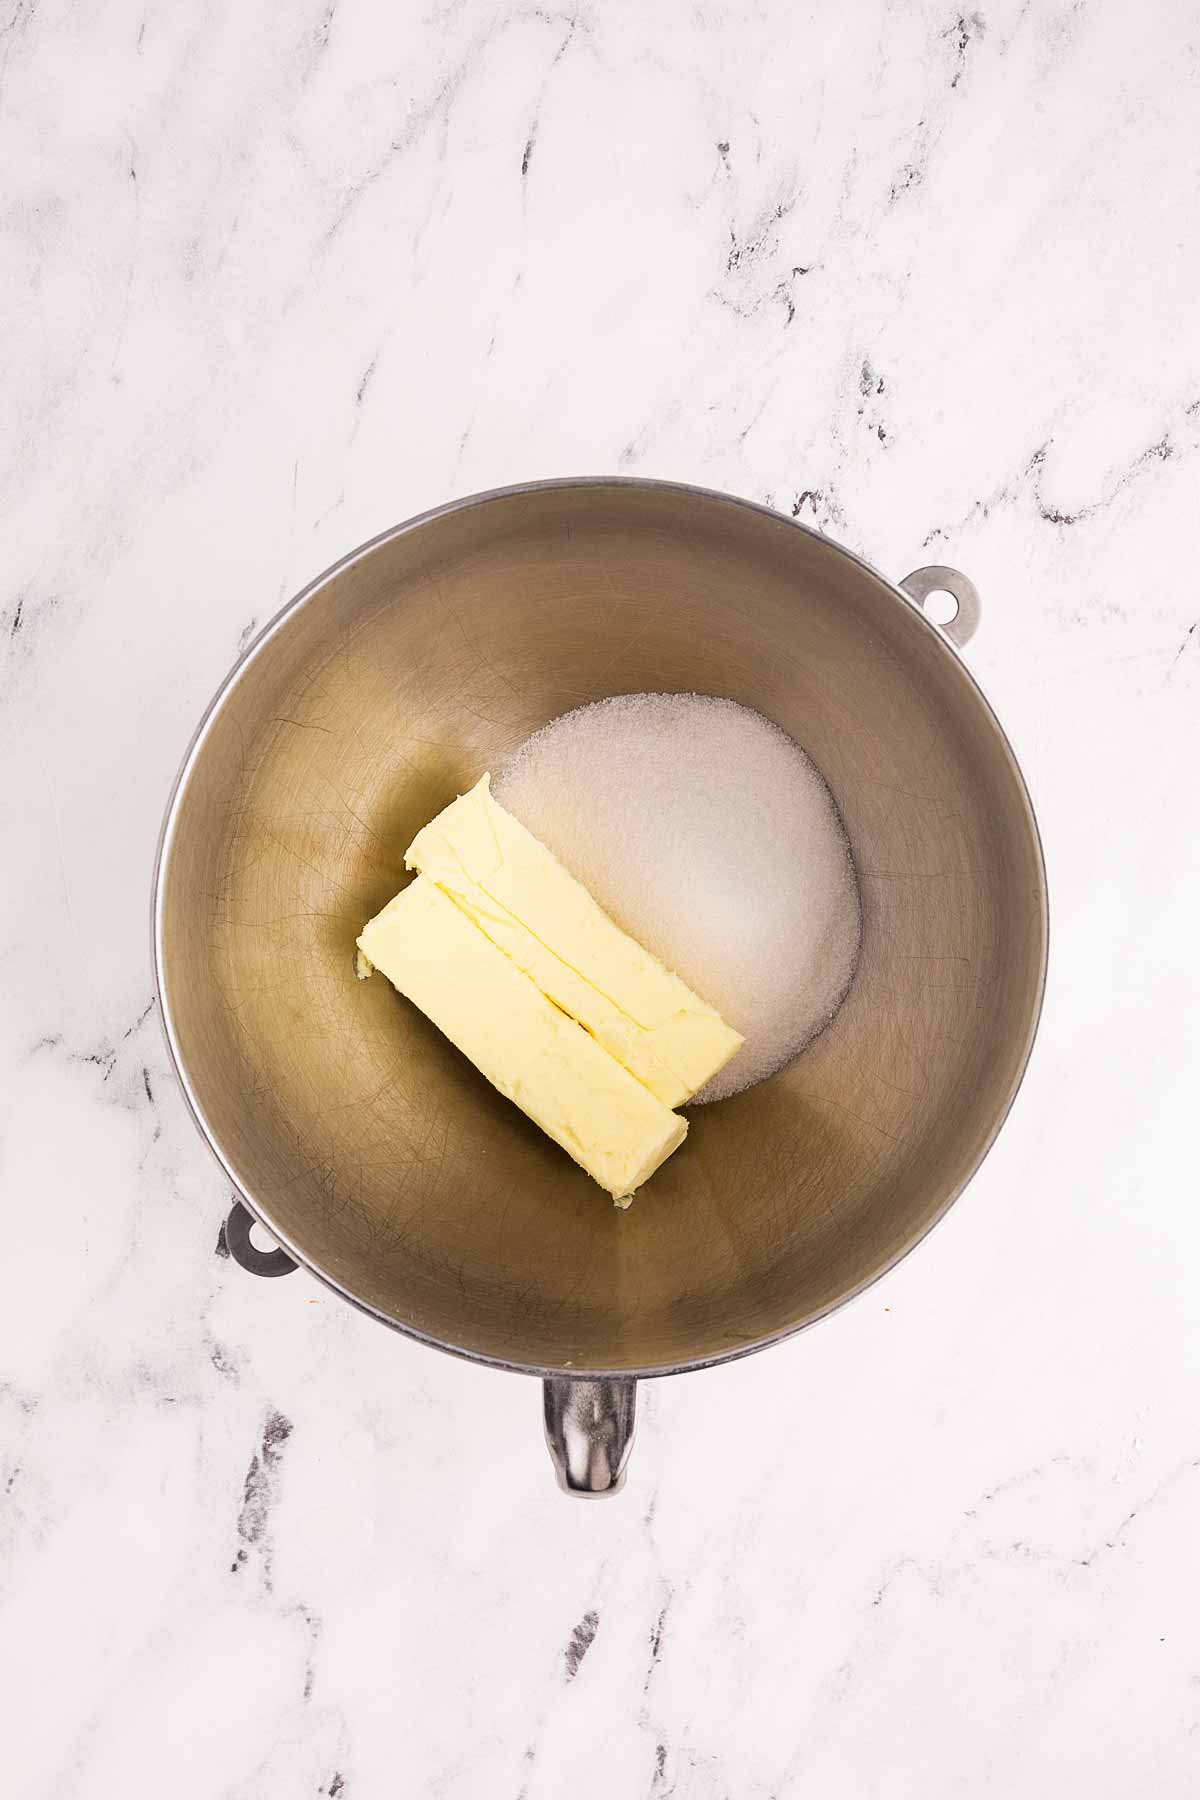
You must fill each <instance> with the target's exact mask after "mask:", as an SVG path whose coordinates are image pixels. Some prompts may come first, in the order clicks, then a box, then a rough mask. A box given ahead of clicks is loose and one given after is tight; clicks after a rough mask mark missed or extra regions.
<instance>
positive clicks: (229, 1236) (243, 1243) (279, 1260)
mask: <svg viewBox="0 0 1200 1800" xmlns="http://www.w3.org/2000/svg"><path fill="white" fill-rule="evenodd" d="M256 1223H257V1221H256V1219H255V1217H254V1214H253V1213H252V1212H250V1211H249V1209H248V1208H247V1207H244V1206H243V1205H242V1203H241V1201H240V1200H235V1201H234V1203H233V1205H232V1206H231V1207H230V1209H229V1217H228V1218H227V1219H226V1221H225V1248H226V1249H227V1250H228V1252H229V1254H230V1256H232V1258H233V1260H234V1262H235V1263H236V1264H237V1266H238V1268H239V1269H245V1271H246V1273H247V1274H248V1275H290V1274H291V1272H292V1270H293V1269H294V1268H295V1267H296V1265H295V1263H294V1262H293V1261H292V1259H291V1257H290V1256H289V1255H288V1253H287V1251H286V1250H283V1249H280V1248H278V1247H277V1248H276V1249H274V1250H260V1249H259V1247H258V1245H257V1244H254V1243H251V1241H250V1228H251V1226H252V1225H254V1224H256Z"/></svg>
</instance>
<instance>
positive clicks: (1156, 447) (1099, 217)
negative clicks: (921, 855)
mask: <svg viewBox="0 0 1200 1800" xmlns="http://www.w3.org/2000/svg"><path fill="white" fill-rule="evenodd" d="M1131 23H1132V22H1131V19H1130V17H1129V15H1128V13H1127V10H1126V9H1124V8H1122V7H1119V6H1116V5H1113V4H1104V3H1103V0H1075V3H1073V4H1065V3H1063V4H1060V3H1059V0H1032V3H1031V0H1023V3H1021V4H1018V3H1017V0H985V5H984V7H983V8H982V9H981V10H979V11H974V10H972V11H966V12H958V11H956V9H955V8H954V7H953V6H951V5H947V6H944V7H937V6H935V5H932V4H929V3H928V0H926V3H923V4H911V5H909V4H904V5H902V4H891V5H884V4H881V3H880V0H868V3H867V4H863V5H859V6H844V7H841V8H834V9H830V8H827V7H822V6H818V5H814V4H808V5H804V6H799V7H798V6H796V5H794V4H791V3H787V4H785V3H784V0H755V3H753V4H741V5H737V6H730V7H723V6H719V5H715V4H712V3H711V0H697V3H696V4H692V5H686V6H685V5H674V4H671V3H670V0H662V3H657V0H656V3H655V4H653V5H639V4H637V3H636V0H614V3H613V4H609V5H604V6H602V5H586V4H583V5H579V6H575V5H573V4H572V5H569V6H567V7H565V8H559V7H557V6H555V5H553V4H551V5H548V6H524V5H513V4H510V3H508V0H499V3H496V0H487V3H480V0H445V3H444V4H441V5H437V4H432V5H430V6H428V7H426V8H416V7H407V6H399V7H383V6H379V5H375V4H370V3H368V0H328V3H327V0H313V3H312V4H311V5H308V6H304V5H301V6H285V7H275V8H269V7H264V6H253V5H251V6H241V7H238V6H223V7H221V6H211V5H201V4H197V3H195V0H182V3H181V4H178V5H175V6H173V7H163V6H159V7H151V8H149V9H147V8H145V7H144V6H143V5H142V4H141V3H140V0H138V3H137V4H134V3H133V0H114V3H113V4H112V5H109V6H106V7H103V8H62V7H56V6H49V5H42V4H37V3H36V0H9V3H8V5H7V6H6V8H5V10H4V18H3V21H2V22H0V167H2V168H3V169H4V171H5V178H4V184H3V187H4V206H3V217H2V220H0V233H2V236H0V242H2V245H3V257H2V259H0V269H2V270H3V273H2V275H0V309H2V317H3V333H4V345H5V358H4V362H5V371H4V377H3V392H4V399H5V405H4V407H3V409H2V412H0V434H2V436H0V443H2V446H3V453H2V455H0V483H2V511H3V519H4V552H3V558H2V563H3V568H2V573H0V754H2V756H3V765H4V772H5V779H4V782H3V789H2V793H0V843H2V844H3V846H4V855H3V867H4V880H3V882H2V883H0V907H2V909H3V915H2V926H0V966H2V969H3V992H4V1004H3V1008H2V1009H0V1116H2V1120H3V1149H2V1162H0V1171H2V1174H0V1179H2V1185H3V1193H4V1203H5V1214H6V1228H5V1234H4V1304H3V1310H2V1313H0V1379H2V1386H0V1494H2V1499H3V1506H2V1511H0V1609H2V1623H0V1693H3V1695H4V1697H5V1702H6V1706H5V1711H6V1713H7V1724H6V1727H5V1732H4V1764H5V1786H6V1791H8V1792H10V1793H11V1794H13V1795H14V1796H20V1800H35V1797H39V1800H40V1797H41V1796H46V1797H49V1796H54V1797H55V1800H60V1797H61V1800H110V1797H111V1796H113V1795H115V1794H118V1793H119V1794H121V1795H123V1796H129V1797H134V1796H136V1797H138V1800H140V1797H141V1796H147V1797H150V1796H158V1795H160V1794H163V1793H169V1794H170V1795H171V1796H172V1797H173V1800H297V1797H301V1796H306V1795H308V1796H312V1797H313V1800H318V1797H319V1796H326V1797H328V1800H335V1797H340V1800H376V1797H381V1796H388V1797H389V1800H394V1797H396V1796H403V1797H405V1800H407V1797H408V1796H422V1797H424V1796H438V1797H442V1800H476V1797H480V1800H561V1797H562V1796H563V1795H565V1794H568V1793H569V1794H571V1795H572V1796H577V1797H578V1800H611V1797H612V1796H626V1795H642V1796H650V1797H653V1800H666V1797H667V1796H669V1795H676V1796H678V1797H679V1800H723V1797H730V1800H775V1797H780V1800H782V1797H785V1796H786V1797H792V1796H795V1797H797V1800H798V1797H799V1796H801V1795H803V1796H819V1797H820V1800H842V1797H845V1800H870V1797H872V1796H876V1797H879V1800H908V1797H909V1796H911V1797H913V1800H949V1797H950V1796H960V1795H969V1796H971V1797H972V1800H978V1797H979V1796H982V1795H995V1796H997V1800H1000V1797H1003V1800H1010V1797H1011V1796H1013V1795H1020V1796H1043V1795H1045V1796H1052V1795H1055V1796H1056V1795H1058V1794H1060V1793H1062V1792H1064V1791H1070V1792H1084V1791H1086V1792H1087V1793H1088V1794H1089V1795H1092V1796H1113V1797H1114V1800H1115V1797H1118V1796H1119V1797H1122V1800H1123V1797H1125V1796H1128V1795H1129V1794H1131V1793H1133V1792H1136V1791H1142V1789H1143V1788H1144V1789H1145V1790H1146V1791H1150V1792H1153V1793H1155V1794H1156V1795H1161V1796H1176V1795H1183V1794H1185V1793H1186V1794H1190V1793H1193V1792H1194V1791H1195V1779H1196V1768H1197V1759H1198V1758H1200V1630H1198V1628H1197V1623H1196V1604H1195V1589H1196V1582H1197V1578H1198V1577H1200V1534H1198V1532H1197V1528H1196V1518H1197V1509H1198V1507H1200V1423H1198V1409H1197V1405H1196V1382H1197V1379H1198V1377H1200V1298H1198V1296H1200V1277H1198V1275H1197V1266H1198V1263H1200V1209H1198V1207H1197V1179H1196V1172H1195V1167H1196V1153H1195V1132H1194V1130H1193V1126H1194V1122H1195V1114H1196V1107H1197V1073H1198V1063H1197V1050H1196V1027H1195V1020H1196V1016H1197V1010H1198V1006H1200V984H1198V977H1197V964H1196V950H1195V938H1194V929H1195V928H1194V920H1195V917H1196V907H1197V900H1198V898H1200V861H1198V855H1200V853H1198V851H1197V843H1198V841H1200V809H1198V802H1197V790H1198V783H1197V766H1198V753H1200V726H1198V721H1200V631H1198V630H1197V623H1198V619H1200V594H1198V592H1197V582H1196V569H1197V566H1198V565H1200V512H1198V509H1197V504H1196V493H1197V489H1196V482H1197V476H1198V474H1200V454H1198V452H1200V344H1198V339H1197V333H1196V324H1195V320H1196V294H1197V291H1200V237H1198V234H1197V229H1196V217H1197V191H1198V188H1200V138H1198V137H1197V133H1196V129H1195V120H1196V114H1197V108H1198V105H1200V23H1198V22H1197V18H1196V15H1195V11H1194V9H1192V8H1191V7H1188V6H1186V5H1184V4H1183V3H1182V0H1175V3H1171V0H1151V4H1149V5H1148V6H1146V7H1144V8H1143V9H1142V10H1141V12H1140V13H1139V15H1138V23H1137V27H1136V29H1131ZM620 471H629V472H632V473H635V474H653V475H665V476H672V477H676V478H679V479H683V480H691V481H697V482H701V483H705V484H708V485H711V486H716V487H721V488H725V489H729V490H731V491H733V492H735V493H739V494H744V495H747V496H750V497H751V498H754V499H759V500H766V501H768V502H770V503H772V504H773V505H775V506H776V507H778V508H779V509H780V510H782V511H783V512H785V513H788V514H792V515H794V516H796V517H798V518H801V519H804V520H806V521H808V522H812V523H815V524H817V525H818V526H820V527H821V528H823V529H825V530H827V531H828V532H829V533H830V534H831V535H833V536H834V537H836V538H837V539H839V540H840V541H842V542H844V543H846V544H849V545H851V546H852V547H854V548H855V549H857V550H859V551H861V552H862V553H863V554H865V555H866V556H868V557H869V558H870V559H871V560H872V561H874V562H875V563H876V564H877V565H879V566H880V567H882V568H884V569H885V570H887V571H889V572H890V573H892V574H894V575H896V576H899V575H902V574H904V573H905V572H906V571H907V570H908V569H910V568H912V567H914V566H915V565H917V564H920V563H923V562H929V561H935V560H943V561H948V562H953V563H954V564H956V565H957V566H959V567H961V568H963V569H965V570H966V571H967V572H968V573H969V574H971V575H972V576H973V577H974V579H975V580H976V582H977V583H978V585H979V587H980V590H981V592H982V594H983V599H984V608H985V615H984V623H983V626H982V628H981V630H980V632H979V635H978V637H977V638H976V640H975V641H974V643H973V644H972V645H971V647H970V652H969V657H970V662H971V664H972V666H973V668H974V669H975V671H976V672H977V674H978V675H979V677H980V679H981V680H982V681H983V683H984V685H985V687H986V689H987V691H988V693H989V695H990V697H991V698H992V700H993V702H994V704H995V706H996V707H997V709H998V711H999V713H1000V716H1001V717H1002V719H1003V721H1004V723H1005V725H1006V727H1007V729H1008V730H1009V732H1010V734H1011V737H1012V739H1013V742H1014V744H1015V746H1016V748H1017V752H1018V754H1019V756H1020V757H1021V759H1022V762H1023V765H1024V768H1025V770H1026V773H1027V775H1028V778H1029V781H1030V785H1031V788H1032V791H1033V795H1034V799H1035V803H1036V805H1037V807H1038V810H1039V814H1040V819H1041V823H1042V827H1043V831H1044V834H1045V840H1046V848H1047V856H1048V862H1049V868H1050V881H1051V893H1052V911H1053V933H1054V942H1053V948H1052V965H1051V977H1050V987H1049V993H1048V999H1047V1005H1046V1011H1045V1017H1044V1022H1043V1026H1042V1031H1041V1036H1040V1039H1039V1042H1038V1045H1037V1049H1036V1052H1035V1055H1034V1060H1033V1064H1032V1067H1031V1070H1030V1074H1029V1077H1028V1080H1027V1082H1026V1085H1025V1088H1024V1090H1023V1091H1022V1093H1021V1096H1020V1098H1019V1101H1018V1103H1017V1106H1016V1108H1015V1110H1014V1112H1013V1114H1012V1116H1011V1118H1010V1120H1009V1122H1008V1125H1007V1127H1006V1128H1005V1130H1004V1132H1003V1134H1002V1136H1001V1138H1000V1141H999V1143H998V1145H997V1147H996V1149H995V1150H994V1152H993V1153H992V1155H991V1157H990V1158H989V1160H988V1162H987V1164H986V1165H985V1167H984V1169H983V1171H982V1173H981V1174H980V1175H979V1176H978V1178H977V1179H976V1180H975V1182H974V1183H973V1185H972V1186H971V1188H970V1189H969V1191H968V1193H967V1195H966V1196H965V1197H964V1199H963V1200H962V1201H961V1202H960V1204H959V1205H958V1206H957V1207H956V1208H955V1209H954V1211H953V1212H952V1213H951V1215H950V1216H949V1218H948V1219H947V1221H946V1222H945V1223H944V1224H943V1225H942V1226H941V1227H940V1229H939V1230H938V1231H937V1232H935V1233H934V1234H933V1236H932V1237H931V1238H930V1239H929V1241H928V1242H927V1243H926V1244H925V1245H924V1246H922V1248H921V1249H920V1250H919V1251H918V1253H917V1254H916V1255H914V1256H912V1257H911V1258H909V1259H908V1260H907V1261H906V1262H905V1263H904V1264H903V1266H902V1267H900V1268H899V1269H898V1270H896V1271H895V1272H894V1273H893V1274H892V1275H891V1276H890V1277H889V1278H887V1279H886V1280H885V1281H883V1282H882V1283H881V1284H879V1285H878V1286H876V1287H875V1288H874V1289H872V1290H871V1291H870V1292H869V1293H868V1294H867V1295H866V1296H864V1297H863V1298H861V1299H860V1300H858V1301H857V1302H856V1303H855V1304H853V1305H852V1306H850V1307H848V1308H846V1309H845V1310H844V1311H843V1312H841V1313H840V1314H839V1315H837V1316H836V1317H834V1318H832V1319H830V1320H828V1321H827V1322H825V1323H824V1324H822V1325H821V1326H820V1327H819V1328H818V1329H816V1330H815V1331H812V1332H810V1333H807V1334H805V1335H804V1336H802V1337H801V1338H799V1339H797V1340H795V1341H793V1342H791V1343H790V1344H787V1345H785V1346H783V1347H781V1348H778V1349H776V1350H774V1351H772V1352H771V1353H770V1354H769V1355H765V1356H761V1357H754V1358H751V1359H749V1360H748V1361H746V1362H743V1363H739V1364H735V1365H732V1366H729V1367H726V1368H723V1369H720V1370H717V1371H714V1372H710V1373H706V1374H703V1375H694V1376H687V1377H681V1378H679V1379H678V1380H674V1381H670V1382H662V1383H658V1384H651V1385H650V1386H649V1387H648V1388H647V1389H646V1391H645V1394H644V1403H643V1424H642V1430H641V1435H640V1438H639V1442H638V1445H637V1448H636V1451H635V1457H634V1463H633V1469H632V1473H631V1477H630V1483H629V1488H628V1490H627V1493H626V1494H625V1495H624V1496H623V1497H622V1498H621V1499H620V1500H618V1501H615V1502H613V1503H611V1504H604V1505H598V1506H588V1505H579V1504H572V1503H570V1502H568V1501H566V1500H564V1499H563V1498H561V1497H560V1495H559V1494H558V1492H557V1491H556V1489H555V1487H554V1484H553V1480H552V1473H551V1469H550V1465H549V1462H548V1459H547V1457H546V1454H545V1451H544V1448H543V1447H542V1445H541V1443H540V1441H539V1430H540V1426H539V1409H540V1399H539V1394H538V1390H537V1388H536V1386H535V1384H534V1383H532V1382H529V1381H527V1380H522V1379H519V1378H516V1377H504V1376H499V1375H496V1374H494V1373H491V1372H489V1371H485V1370H480V1369H476V1368H473V1367H471V1366H468V1365H464V1364H460V1363H457V1362H454V1361H452V1360H451V1359H449V1358H446V1357H442V1356H439V1355H437V1354H436V1353H434V1352H431V1351H428V1350H425V1349H422V1348H420V1347H419V1346H417V1345H415V1344H412V1343H409V1342H407V1341H405V1340H402V1339H400V1338H398V1337H396V1336H395V1335H393V1334H390V1333H388V1332H386V1331H383V1330H381V1329H380V1328H379V1327H378V1326H376V1325H374V1324H372V1323H371V1322H370V1321H369V1320H367V1319H366V1318H363V1317H360V1316H358V1315H357V1314H356V1313H354V1312H353V1311H352V1310H351V1309H350V1308H348V1307H346V1306H344V1305H342V1304H340V1303H338V1302H337V1301H336V1300H334V1299H333V1298H332V1297H331V1296H330V1295H329V1294H328V1293H327V1292H326V1291H325V1290H324V1289H322V1288H321V1287H319V1286H318V1285H316V1284H315V1283H314V1282H312V1281H310V1280H309V1278H308V1277H307V1276H306V1275H299V1276H296V1277H293V1278H292V1279H291V1280H290V1281H286V1282H265V1283H264V1282H255V1281H253V1280H251V1279H250V1278H249V1277H247V1276H245V1275H243V1274H242V1273H241V1272H240V1271H239V1270H238V1269H237V1268H236V1267H234V1266H233V1264H232V1263H231V1262H230V1261H229V1260H228V1259H227V1258H223V1257H221V1256H220V1255H218V1254H215V1253H214V1250H215V1246H216V1245H217V1240H218V1228H219V1225H220V1222H221V1219H222V1216H223V1214H224V1212H225V1210H226V1208H227V1206H228V1203H229V1197H230V1196H229V1192H228V1187H227V1185H226V1184H225V1183H224V1182H223V1181H222V1179H221V1178H220V1175H219V1173H218V1171H217V1170H216V1167H215V1165H214V1164H213V1163H212V1162H211V1161H210V1159H209V1157H208V1155H207V1154H206V1152H205V1150H204V1149H203V1147H202V1145H201V1143H200V1141H199V1140H198V1138H197V1136H196V1134H195V1132H194V1130H193V1128H192V1125H191V1123H190V1121H189V1119H188V1117H187V1116H186V1114H185V1111H184V1107H183V1104H182V1102H181V1099H180V1097H179V1095H178V1093H177V1092H176V1090H175V1088H174V1085H173V1082H172V1078H171V1076H170V1073H169V1070H168V1064H167V1059H166V1055H165V1052H164V1048H163V1043H162V1041H161V1036H160V1032H159V1028H158V1022H157V1020H156V1018H155V1016H154V1007H153V1004H152V996H151V982H150V972H149V967H148V956H147V930H146V900H147V888H148V878H149V870H150V865H151V859H152V855H153V848H154V841H155V836H156V832H157V829H158V824H159V819H160V815H161V811H162V807H163V804H164V801H165V798H166V794H167V790H168V787H169V784H170V781H171V777H172V775H173V772H174V769H175V767H176V764H177V761H178V758H179V756H180V754H181V752H182V749H183V746H184V744H185V742H186V740H187V738H188V736H189V733H190V731H191V728H192V725H193V723H194V721H195V719H196V717H197V716H198V714H199V712H200V710H201V708H202V707H203V705H204V703H205V701H206V700H207V698H208V696H209V694H210V693H211V691H212V689H213V688H214V687H215V685H216V684H217V683H218V681H219V680H220V679H221V677H222V676H223V675H224V673H225V671H226V670H227V668H228V667H229V665H230V663H231V662H232V660H233V659H234V658H235V656H236V655H237V653H238V650H239V646H242V645H244V644H245V643H246V641H247V639H248V637H249V636H250V635H251V634H252V633H253V632H254V630H255V628H256V625H258V624H260V623H261V622H262V621H263V620H264V619H265V618H266V617H268V616H269V615H270V614H271V613H272V612H273V611H274V610H275V609H276V608H277V607H278V605H279V604H280V603H281V602H282V601H283V600H284V599H285V598H286V597H287V596H288V595H290V594H291V593H292V592H293V591H295V590H296V589H297V588H298V587H299V586H300V585H302V584H303V582H304V581H305V580H306V579H307V578H309V577H310V576H311V575H313V574H314V573H315V572H316V571H318V570H319V569H321V568H323V567H324V566H325V565H326V564H328V563H329V562H331V561H332V560H333V559H334V558H335V557H336V556H338V555H339V554H341V553H342V552H343V551H345V550H347V549H349V548H350V547H352V546H353V545H354V544H356V543H358V542H360V541H361V540H363V539H365V538H367V537H368V536H370V535H371V534H372V533H374V532H376V531H379V530H381V529H382V528H384V527H386V526H387V525H390V524H392V523H393V522H395V521H396V520H398V519H401V518H403V517H406V516H408V515H410V514H412V513H415V512H417V511H419V510H420V509H422V508H424V507H427V506H430V505H433V504H435V503H437V502H439V501H441V500H443V499H446V498H449V497H452V496H454V495H459V494H465V493H469V492H472V491H474V490H478V489H482V488H486V487H490V486H494V485H497V484H501V483H505V482H508V481H512V480H521V479H528V478H533V477H539V476H548V475H556V474H572V473H574V474H579V473H593V474H594V473H605V472H620ZM1189 920H1191V921H1192V924H1191V925H1189Z"/></svg>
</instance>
